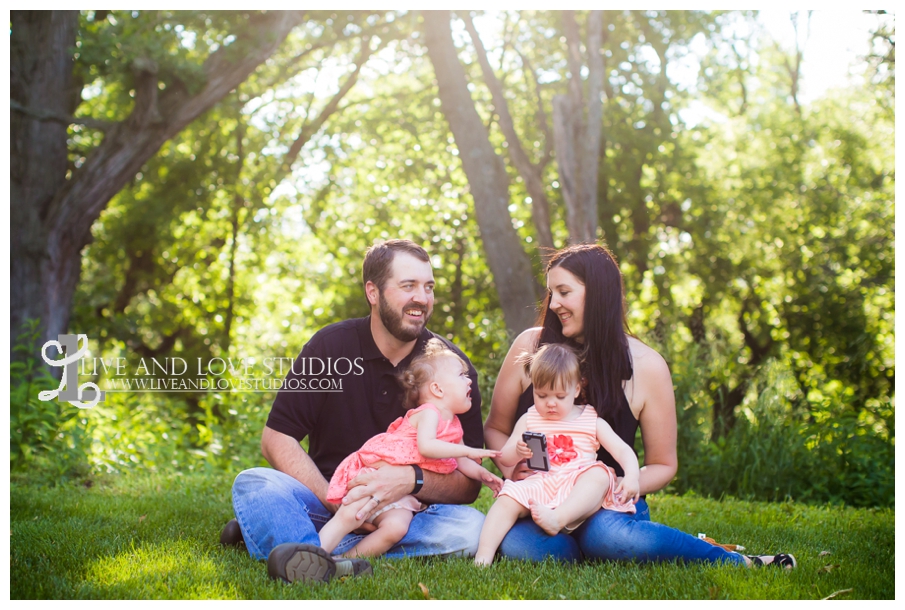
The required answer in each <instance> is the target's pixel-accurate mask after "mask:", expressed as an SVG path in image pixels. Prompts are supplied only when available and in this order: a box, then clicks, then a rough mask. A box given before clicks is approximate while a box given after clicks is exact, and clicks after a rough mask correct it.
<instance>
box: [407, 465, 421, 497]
mask: <svg viewBox="0 0 905 610" xmlns="http://www.w3.org/2000/svg"><path fill="white" fill-rule="evenodd" d="M409 466H411V467H412V468H414V469H415V488H414V489H413V490H412V493H411V495H413V496H414V495H415V494H416V493H418V492H419V491H421V488H422V487H423V486H424V471H423V470H421V466H419V465H418V464H409Z"/></svg>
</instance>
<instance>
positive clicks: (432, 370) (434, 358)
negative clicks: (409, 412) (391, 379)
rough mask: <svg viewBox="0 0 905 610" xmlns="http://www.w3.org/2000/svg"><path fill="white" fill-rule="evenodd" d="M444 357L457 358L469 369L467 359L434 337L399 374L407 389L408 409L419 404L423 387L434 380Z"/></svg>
mask: <svg viewBox="0 0 905 610" xmlns="http://www.w3.org/2000/svg"><path fill="white" fill-rule="evenodd" d="M444 358H455V359H456V360H457V361H458V362H459V363H460V364H461V365H462V368H464V369H466V370H467V365H466V364H465V361H464V360H462V358H460V357H459V355H458V354H457V353H455V352H454V351H452V350H451V349H449V347H447V346H446V344H445V343H443V342H442V341H440V340H439V339H436V338H434V339H431V340H430V341H428V342H427V344H426V345H425V346H424V352H422V353H420V354H418V355H417V356H415V357H414V358H413V359H412V363H411V364H409V366H408V368H407V369H405V370H404V371H403V372H402V373H400V374H399V376H398V379H399V383H400V384H402V389H403V390H404V391H405V398H404V401H405V402H404V404H405V408H406V409H414V408H415V407H417V406H419V404H420V403H421V389H422V388H423V387H424V386H425V384H428V383H430V382H431V381H433V380H434V377H436V375H437V371H439V370H440V366H441V364H440V363H441V362H442V360H443V359H444Z"/></svg>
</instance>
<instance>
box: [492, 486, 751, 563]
mask: <svg viewBox="0 0 905 610" xmlns="http://www.w3.org/2000/svg"><path fill="white" fill-rule="evenodd" d="M635 508H637V509H638V510H637V512H636V513H635V514H634V515H631V514H627V513H618V512H615V511H611V510H600V511H597V512H596V513H594V515H593V516H592V517H590V518H589V519H588V520H587V521H585V522H584V523H583V524H582V525H581V527H579V528H578V529H577V530H575V531H574V532H573V533H572V534H571V535H568V534H563V533H560V534H557V535H556V536H548V535H547V534H546V533H544V531H543V530H542V529H540V528H539V527H538V526H537V525H536V524H535V523H534V522H533V521H532V520H531V519H521V520H519V521H518V522H517V523H516V524H515V526H513V528H512V529H511V530H509V533H508V534H507V535H506V537H505V538H504V539H503V543H502V545H500V551H501V552H502V554H503V556H505V557H511V558H515V559H527V560H529V561H542V560H543V559H544V558H546V557H553V558H554V559H558V560H560V561H579V560H580V559H581V558H582V557H584V558H587V559H612V560H621V561H632V560H634V561H638V562H648V561H673V560H683V561H704V562H711V563H720V562H725V563H736V564H740V565H744V564H745V560H744V558H743V557H742V556H741V555H739V554H738V553H732V552H729V551H726V550H724V549H722V548H720V547H718V546H713V545H712V544H710V543H708V542H705V541H703V540H699V539H697V538H695V537H694V536H691V535H689V534H686V533H684V532H680V531H679V530H677V529H673V528H671V527H667V526H665V525H663V524H662V523H654V522H653V521H651V520H650V509H649V508H648V506H647V502H646V501H644V500H639V501H638V503H637V504H636V505H635Z"/></svg>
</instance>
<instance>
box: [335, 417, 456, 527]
mask: <svg viewBox="0 0 905 610" xmlns="http://www.w3.org/2000/svg"><path fill="white" fill-rule="evenodd" d="M425 409H433V410H434V411H436V412H437V414H438V415H439V414H440V410H439V409H438V408H437V407H436V406H434V405H433V404H431V403H429V402H427V403H424V404H423V405H421V406H420V407H418V408H417V409H411V410H410V411H408V412H406V414H405V415H404V416H403V417H400V418H398V419H396V421H394V422H393V423H392V424H390V427H389V428H387V431H386V432H384V433H382V434H378V435H377V436H374V437H372V438H371V439H370V440H368V441H367V442H366V443H365V444H364V445H362V447H361V449H359V450H358V451H356V452H355V453H353V454H352V455H350V456H348V457H346V459H344V460H343V461H342V462H341V463H340V465H339V466H337V467H336V471H335V472H334V473H333V477H332V478H331V479H330V487H329V488H328V489H327V501H328V502H334V503H339V502H341V501H342V499H343V496H345V495H346V491H347V485H348V484H349V481H351V480H352V479H354V478H355V477H356V476H358V474H359V473H361V472H370V471H372V470H374V468H372V467H371V465H372V464H374V463H376V462H380V461H383V462H386V463H387V464H393V465H405V464H417V465H419V466H421V468H423V469H424V470H430V471H431V472H437V473H439V474H449V473H450V472H452V471H454V470H455V469H456V460H455V458H426V457H424V456H423V455H421V454H420V453H419V452H418V429H417V428H415V427H414V426H413V425H412V424H411V421H410V419H411V417H412V416H413V415H415V414H416V413H420V412H421V411H424V410H425ZM462 435H463V432H462V424H461V423H460V422H459V418H458V417H453V418H452V419H451V420H447V421H444V420H443V418H442V417H441V418H440V421H439V423H438V424H437V439H438V440H441V441H446V442H448V443H459V442H461V440H462ZM395 504H396V506H393V505H391V506H388V507H386V508H384V510H387V509H389V508H391V507H395V508H409V509H411V510H416V511H417V510H420V509H421V508H422V506H421V503H420V502H419V501H418V500H417V499H416V498H415V497H414V496H405V497H404V498H402V499H401V500H400V501H399V502H397V503H395ZM381 512H383V511H381ZM375 516H376V515H375Z"/></svg>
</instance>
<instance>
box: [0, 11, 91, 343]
mask: <svg viewBox="0 0 905 610" xmlns="http://www.w3.org/2000/svg"><path fill="white" fill-rule="evenodd" d="M78 21H79V13H78V11H10V30H11V35H10V100H11V101H12V102H14V103H18V104H19V105H20V106H22V107H26V108H27V107H32V106H35V105H38V104H40V105H41V106H42V108H44V109H45V110H46V111H47V112H48V113H49V114H55V115H59V116H67V115H71V114H72V112H73V111H74V110H75V104H74V103H73V98H74V97H75V96H77V95H78V92H77V91H76V92H75V96H74V95H73V91H72V88H73V78H72V67H73V62H72V54H71V52H70V49H71V48H72V47H74V46H75V38H76V32H77V29H78ZM66 135H67V125H65V124H63V123H62V122H57V121H41V120H37V119H35V118H32V117H30V116H28V115H26V114H24V113H22V112H18V111H15V110H14V111H12V112H10V223H11V231H10V237H11V242H10V247H11V253H12V256H11V260H10V339H11V342H12V345H13V346H14V345H15V344H16V339H17V337H18V335H19V333H20V332H22V330H23V325H24V323H25V321H26V320H28V319H29V318H38V319H40V320H41V321H42V323H43V325H44V328H45V329H47V330H46V332H45V333H44V334H45V335H46V336H47V337H53V338H56V335H57V334H60V333H62V332H65V317H66V316H64V315H62V312H61V311H60V309H59V307H57V306H56V304H57V302H58V301H59V295H60V292H61V291H63V290H65V285H60V281H61V280H63V279H64V278H65V273H55V271H57V269H55V267H59V264H58V262H57V261H54V260H52V259H51V258H50V255H49V252H48V245H49V240H50V239H51V238H53V239H56V237H55V236H53V237H51V235H50V232H49V229H48V216H49V214H50V210H51V206H52V202H53V199H54V196H55V194H56V193H57V192H58V191H60V190H61V189H62V188H63V186H64V185H65V183H66V167H67V164H68V148H67V145H66ZM60 271H62V270H60ZM43 341H44V340H43V339H42V340H41V341H40V342H39V344H38V346H36V347H34V346H33V347H34V349H33V350H32V351H31V354H32V355H33V356H36V355H37V353H36V350H37V349H40V345H41V344H42V343H43ZM18 356H19V357H20V358H21V357H22V356H24V355H21V354H20V355H18ZM13 358H14V359H16V358H17V354H15V353H13Z"/></svg>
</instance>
